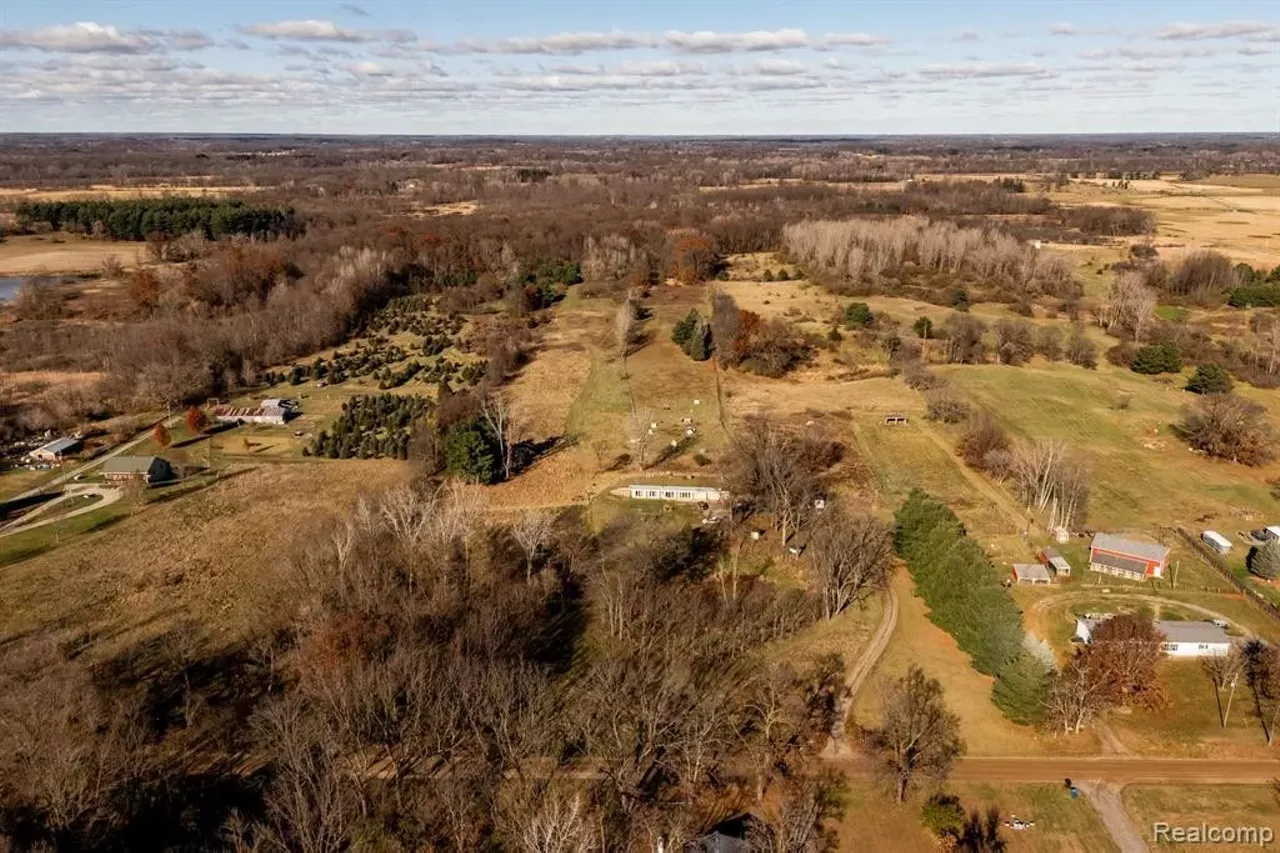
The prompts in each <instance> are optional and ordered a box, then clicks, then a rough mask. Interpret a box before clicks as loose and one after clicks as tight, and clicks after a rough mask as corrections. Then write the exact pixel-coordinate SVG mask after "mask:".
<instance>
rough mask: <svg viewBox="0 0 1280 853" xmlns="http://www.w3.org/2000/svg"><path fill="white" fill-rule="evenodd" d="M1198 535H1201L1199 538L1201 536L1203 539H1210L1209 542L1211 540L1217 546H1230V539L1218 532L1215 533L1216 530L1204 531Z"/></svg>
mask: <svg viewBox="0 0 1280 853" xmlns="http://www.w3.org/2000/svg"><path fill="white" fill-rule="evenodd" d="M1200 535H1201V536H1203V537H1204V538H1205V539H1211V540H1213V541H1214V542H1217V543H1218V544H1219V545H1230V544H1231V540H1230V539H1228V538H1227V537H1225V536H1223V535H1222V534H1221V533H1219V532H1218V531H1216V530H1206V531H1205V532H1204V533H1201V534H1200Z"/></svg>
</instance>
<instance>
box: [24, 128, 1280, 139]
mask: <svg viewBox="0 0 1280 853" xmlns="http://www.w3.org/2000/svg"><path fill="white" fill-rule="evenodd" d="M19 136H40V137H57V136H77V137H162V138H163V137H167V138H196V139H209V138H237V137H240V138H244V137H259V138H284V139H306V138H313V139H388V138H390V139H521V140H530V139H601V140H606V139H629V140H630V139H634V140H648V139H652V140H690V139H692V140H701V139H708V140H722V141H736V140H743V141H787V140H805V141H841V140H857V139H1026V138H1037V139H1064V138H1065V139H1072V138H1075V139H1080V138H1092V137H1224V136H1247V137H1263V138H1266V137H1272V138H1275V139H1276V140H1277V141H1280V131H1274V130H1151V131H1146V130H1114V131H1113V130H1107V131H1080V132H1070V133H1060V132H1038V131H1010V132H1003V133H964V132H947V131H937V132H925V133H847V134H839V133H837V134H832V133H778V134H771V133H518V132H516V133H510V132H509V133H390V132H388V133H378V132H369V133H330V132H324V131H297V132H285V131H252V130H240V131H194V130H192V131H186V130H184V131H161V130H139V131H129V130H58V131H54V130H5V131H0V139H5V138H9V137H19Z"/></svg>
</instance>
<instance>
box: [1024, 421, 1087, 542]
mask: <svg viewBox="0 0 1280 853" xmlns="http://www.w3.org/2000/svg"><path fill="white" fill-rule="evenodd" d="M1012 473H1013V478H1014V485H1015V486H1016V487H1017V491H1018V495H1019V497H1020V498H1021V499H1022V501H1023V503H1025V504H1026V506H1027V508H1028V509H1030V510H1034V511H1036V512H1042V513H1045V521H1046V524H1047V525H1048V526H1049V528H1051V529H1052V528H1055V527H1067V528H1071V527H1073V526H1075V525H1077V524H1078V523H1079V522H1080V521H1081V520H1082V519H1083V517H1084V514H1085V510H1086V508H1087V506H1088V502H1089V473H1088V469H1087V468H1086V466H1085V465H1084V463H1083V462H1082V461H1081V460H1080V459H1078V458H1077V457H1075V456H1073V455H1072V454H1071V453H1070V452H1069V451H1068V450H1067V446H1066V445H1065V444H1064V443H1062V442H1060V441H1046V440H1040V441H1034V442H1030V443H1026V444H1022V445H1019V446H1018V447H1017V448H1016V449H1015V451H1014V453H1013V471H1012Z"/></svg>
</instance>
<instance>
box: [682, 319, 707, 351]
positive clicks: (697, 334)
mask: <svg viewBox="0 0 1280 853" xmlns="http://www.w3.org/2000/svg"><path fill="white" fill-rule="evenodd" d="M685 352H686V353H688V354H689V358H691V359H693V360H694V361H706V360H707V359H709V358H711V327H710V326H709V325H707V323H706V322H705V321H703V319H702V318H701V317H699V318H698V327H697V328H696V329H695V330H694V332H693V335H691V336H690V338H689V342H688V343H687V344H686V345H685Z"/></svg>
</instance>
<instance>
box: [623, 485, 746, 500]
mask: <svg viewBox="0 0 1280 853" xmlns="http://www.w3.org/2000/svg"><path fill="white" fill-rule="evenodd" d="M627 492H628V493H629V494H630V496H631V499H632V500H637V501H674V502H676V503H709V504H716V503H721V502H722V501H724V499H725V498H726V497H727V496H728V492H725V491H722V490H720V489H717V488H715V487H714V486H650V485H631V486H627Z"/></svg>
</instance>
